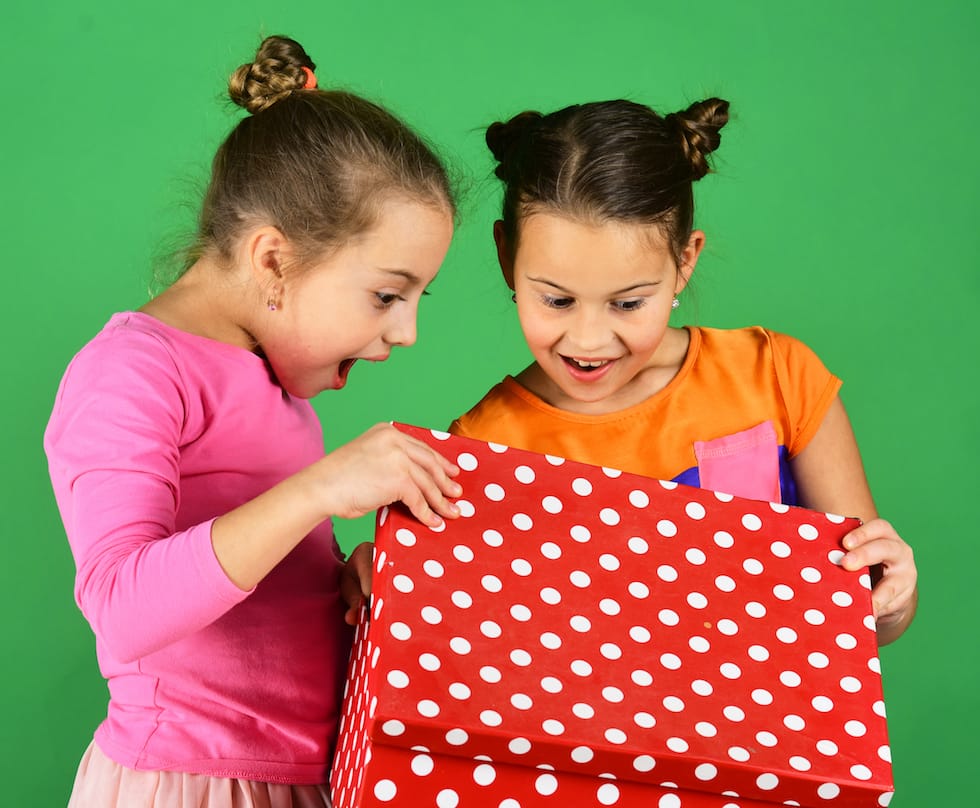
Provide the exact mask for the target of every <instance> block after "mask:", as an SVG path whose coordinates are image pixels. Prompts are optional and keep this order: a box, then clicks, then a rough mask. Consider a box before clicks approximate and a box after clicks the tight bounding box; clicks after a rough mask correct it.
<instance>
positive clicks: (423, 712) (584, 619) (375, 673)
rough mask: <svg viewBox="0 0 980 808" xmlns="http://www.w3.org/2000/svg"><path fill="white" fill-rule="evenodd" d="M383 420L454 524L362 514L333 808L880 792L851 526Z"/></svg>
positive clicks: (878, 727)
mask: <svg viewBox="0 0 980 808" xmlns="http://www.w3.org/2000/svg"><path fill="white" fill-rule="evenodd" d="M397 426H398V428H399V429H402V430H403V431H405V432H408V433H409V434H412V435H414V436H416V437H418V438H420V439H421V440H424V441H426V442H427V443H429V444H431V445H433V446H434V447H436V448H437V449H438V450H439V451H440V452H442V453H443V454H445V455H446V456H447V457H450V458H452V459H453V460H454V461H455V462H456V463H457V464H458V465H459V466H460V468H461V469H462V472H461V474H460V477H459V480H460V482H461V484H462V485H463V494H462V497H461V498H460V499H459V501H458V504H459V507H460V510H461V512H462V516H461V518H459V519H457V520H454V521H452V522H449V523H447V524H446V526H445V527H444V528H442V529H441V530H438V531H436V530H431V529H429V528H427V527H425V526H423V525H422V524H420V523H419V522H418V521H416V520H415V519H413V518H412V516H411V515H410V514H409V513H408V512H407V511H406V510H404V509H403V508H401V507H392V508H391V509H383V510H382V511H380V512H379V515H378V522H377V534H376V544H375V567H374V582H373V595H372V601H371V606H370V614H368V611H367V610H365V612H364V615H363V616H362V621H361V623H360V625H359V626H358V628H357V630H356V636H355V642H354V650H353V653H352V657H351V663H350V672H349V680H348V684H347V692H346V696H345V702H344V712H343V719H342V724H341V732H340V738H339V742H338V748H337V753H336V757H335V760H334V766H333V772H332V776H331V791H332V798H333V801H334V805H335V806H336V808H367V807H368V806H372V807H373V806H411V807H412V808H425V807H427V806H432V807H433V808H456V806H460V808H470V807H471V806H473V807H476V808H479V807H481V806H491V807H492V808H531V807H532V806H534V808H538V807H539V806H540V807H541V808H546V807H547V806H556V808H571V807H572V806H574V808H582V807H586V808H587V807H588V806H638V807H639V806H642V808H648V807H651V806H652V807H655V808H750V807H752V808H764V807H768V808H771V806H773V805H799V806H813V807H815V808H816V807H819V808H857V806H886V805H888V803H889V800H890V798H891V796H892V777H891V766H890V755H889V747H888V738H887V733H886V725H885V717H884V715H885V711H884V704H883V701H882V687H881V677H880V669H879V663H878V649H877V643H876V638H875V630H874V620H873V618H872V615H871V598H870V578H869V575H868V574H867V571H865V572H864V573H863V574H856V573H853V572H847V571H845V570H844V569H843V568H841V567H840V566H839V561H840V558H841V556H842V555H843V552H842V551H841V549H840V540H841V538H842V537H843V535H844V534H846V533H847V532H848V531H849V530H851V529H853V528H854V527H855V526H856V525H857V524H858V522H857V521H856V520H853V519H844V518H842V517H839V516H834V515H830V514H823V513H817V512H813V511H808V510H804V509H802V508H791V507H787V506H783V505H778V504H770V503H766V502H760V501H756V500H747V499H740V498H737V497H732V496H729V495H725V494H718V493H713V492H711V491H704V490H701V489H697V488H690V487H687V486H682V485H677V484H675V483H668V482H660V481H657V480H652V479H649V478H646V477H639V476H636V475H631V474H626V473H621V472H619V471H616V470H613V469H606V468H600V467H597V466H589V465H585V464H581V463H574V462H571V461H569V460H563V459H561V458H557V457H551V456H546V455H539V454H534V453H531V452H526V451H521V450H517V449H513V448H507V447H505V446H500V445H496V444H487V443H482V442H479V441H474V440H470V439H466V438H459V437H451V436H449V435H446V434H445V433H440V432H432V431H429V430H423V429H419V428H416V427H408V426H402V425H397Z"/></svg>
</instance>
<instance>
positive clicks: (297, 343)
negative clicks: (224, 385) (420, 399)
mask: <svg viewBox="0 0 980 808" xmlns="http://www.w3.org/2000/svg"><path fill="white" fill-rule="evenodd" d="M452 232H453V224H452V218H451V216H450V214H449V212H448V211H446V210H443V209H438V208H433V207H429V206H426V205H422V204H419V203H417V202H406V201H401V200H390V201H389V202H387V203H386V204H385V205H384V206H383V208H382V210H381V213H380V215H379V217H378V221H377V224H376V225H375V226H374V227H373V228H372V229H371V230H369V231H368V232H366V233H363V234H361V235H360V236H358V237H357V238H355V239H354V240H353V241H351V242H350V243H348V244H345V245H344V246H343V247H341V248H339V249H337V250H335V251H332V252H330V253H329V254H328V255H327V257H326V258H324V259H323V260H322V261H320V262H319V263H317V264H315V265H314V266H312V267H310V268H308V269H303V270H302V271H299V272H297V273H295V274H293V273H289V272H286V273H283V276H282V278H281V282H280V284H279V291H280V292H281V295H280V301H279V305H277V308H276V310H275V311H270V312H268V317H266V318H265V321H266V322H265V324H264V327H263V329H262V335H261V339H260V344H261V348H262V351H263V353H264V354H265V356H266V359H267V360H268V362H269V364H270V366H271V367H272V370H273V372H274V374H275V376H276V378H277V379H278V381H279V383H280V384H281V385H282V387H283V389H284V390H286V392H288V393H290V394H291V395H293V396H297V397H299V398H311V397H313V396H315V395H316V394H317V393H319V392H321V391H322V390H328V389H334V390H336V389H340V388H341V387H343V386H344V385H345V384H346V382H347V376H348V374H349V373H350V370H351V367H352V366H353V365H354V362H355V361H356V360H358V359H367V360H370V361H376V362H378V361H383V360H385V359H387V358H388V355H389V353H390V352H391V349H392V347H394V346H396V345H411V344H412V343H414V342H415V336H416V330H415V324H416V315H417V312H418V303H419V298H420V297H421V295H422V293H423V292H424V291H425V287H426V286H427V285H428V284H429V283H431V281H432V280H433V278H435V276H436V273H437V272H438V271H439V267H440V265H441V264H442V261H443V259H444V258H445V256H446V252H447V250H448V249H449V242H450V239H451V238H452Z"/></svg>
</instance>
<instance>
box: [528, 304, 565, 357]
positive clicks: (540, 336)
mask: <svg viewBox="0 0 980 808" xmlns="http://www.w3.org/2000/svg"><path fill="white" fill-rule="evenodd" d="M518 319H519V320H520V323H521V331H523V332H524V341H525V342H527V344H528V345H529V346H531V347H532V348H534V347H536V346H540V347H546V346H548V345H551V344H552V343H553V342H554V341H555V340H556V339H557V337H558V335H559V334H560V329H559V328H557V327H556V326H555V325H553V324H552V323H549V322H548V321H547V320H545V319H543V318H541V317H536V316H534V315H533V314H530V313H528V312H526V311H520V310H518Z"/></svg>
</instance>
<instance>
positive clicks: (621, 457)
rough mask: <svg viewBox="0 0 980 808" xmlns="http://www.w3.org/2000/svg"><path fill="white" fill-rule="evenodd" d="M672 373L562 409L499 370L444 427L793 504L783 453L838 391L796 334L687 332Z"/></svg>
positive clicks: (809, 432)
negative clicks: (495, 380)
mask: <svg viewBox="0 0 980 808" xmlns="http://www.w3.org/2000/svg"><path fill="white" fill-rule="evenodd" d="M689 331H690V335H691V342H690V346H689V347H688V351H687V357H686V358H685V360H684V363H683V364H682V365H681V368H680V370H679V371H678V372H677V375H676V376H675V377H674V378H673V379H672V380H671V381H670V383H669V384H668V385H667V386H666V387H664V388H663V389H662V390H660V391H659V392H658V393H656V394H655V395H653V396H651V397H650V398H648V399H647V400H646V401H643V402H641V403H640V404H637V405H635V406H633V407H629V408H628V409H625V410H620V411H618V412H612V413H606V414H603V415H583V414H579V413H573V412H566V411H564V410H560V409H558V408H556V407H553V406H551V405H550V404H548V403H546V402H545V401H543V400H542V399H541V398H539V397H538V396H536V395H535V394H534V393H532V392H530V391H529V390H528V389H526V388H525V387H523V386H521V385H520V384H519V383H518V382H517V381H516V380H515V379H514V378H513V377H511V376H508V377H506V378H505V379H504V380H503V381H501V382H500V383H499V384H497V385H496V386H495V387H494V388H493V389H492V390H490V392H488V393H487V395H486V396H484V398H483V399H482V400H481V401H480V402H479V403H478V404H477V405H476V406H475V407H474V408H473V409H471V410H470V411H469V412H468V413H466V414H465V415H463V416H461V417H460V418H458V419H457V420H456V421H454V422H453V424H452V426H451V427H450V431H451V432H453V433H455V434H458V435H464V436H466V437H471V438H476V439H478V440H484V441H492V442H495V443H502V444H506V445H508V446H513V447H515V448H519V449H527V450H530V451H534V452H539V453H542V454H551V455H559V456H561V457H567V458H569V459H571V460H578V461H581V462H584V463H592V464H595V465H599V466H606V467H609V468H617V469H621V470H622V471H628V472H632V473H635V474H643V475H646V476H648V477H655V478H658V479H662V480H675V481H677V482H680V483H684V484H687V485H695V486H699V487H701V488H710V489H713V490H717V491H725V492H726V493H729V494H736V495H738V496H744V497H749V498H752V499H764V500H768V501H773V502H784V503H786V504H791V505H792V504H796V502H797V498H796V488H795V484H794V482H793V477H792V474H791V473H790V468H789V459H790V458H792V457H794V456H795V455H797V454H799V452H800V451H801V450H802V449H803V448H804V447H805V446H806V445H807V443H808V442H809V441H810V439H811V438H812V437H813V435H814V434H815V433H816V431H817V428H818V427H819V426H820V423H821V421H822V420H823V417H824V415H825V414H826V412H827V409H828V408H829V407H830V404H831V403H832V402H833V400H834V397H835V396H836V395H837V391H838V390H839V389H840V385H841V382H840V379H838V378H837V377H836V376H834V375H833V374H831V373H830V372H829V371H828V370H827V369H826V368H825V367H824V365H823V363H822V362H821V361H820V359H819V358H818V357H817V356H816V354H814V353H813V351H811V350H810V349H809V348H808V347H807V346H806V345H804V344H803V343H802V342H800V341H799V340H796V339H794V338H792V337H788V336H786V335H784V334H778V333H775V332H772V331H767V330H766V329H764V328H760V327H758V326H756V327H752V328H743V329H734V330H722V329H715V328H696V327H691V328H689Z"/></svg>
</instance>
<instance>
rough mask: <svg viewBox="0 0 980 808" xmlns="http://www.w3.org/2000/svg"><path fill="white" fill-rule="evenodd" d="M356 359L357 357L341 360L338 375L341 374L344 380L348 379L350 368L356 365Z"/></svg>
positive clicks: (341, 378)
mask: <svg viewBox="0 0 980 808" xmlns="http://www.w3.org/2000/svg"><path fill="white" fill-rule="evenodd" d="M356 361H357V360H356V359H344V360H342V361H341V363H340V365H339V367H338V368H337V375H338V376H340V380H341V381H342V382H343V381H347V375H348V374H349V373H350V369H351V368H352V367H354V363H355V362H356Z"/></svg>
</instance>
